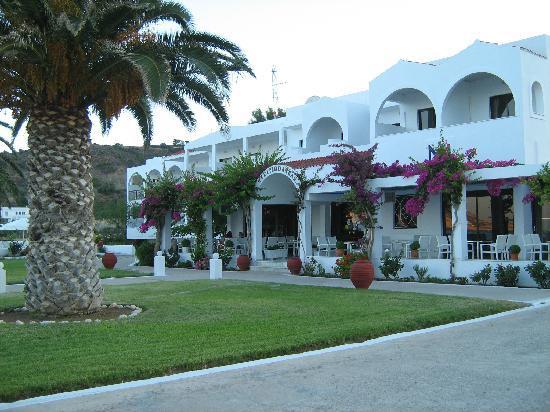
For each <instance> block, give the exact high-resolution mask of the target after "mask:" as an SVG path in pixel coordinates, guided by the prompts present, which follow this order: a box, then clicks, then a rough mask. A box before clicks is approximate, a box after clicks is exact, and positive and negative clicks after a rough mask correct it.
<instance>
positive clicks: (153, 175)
mask: <svg viewBox="0 0 550 412" xmlns="http://www.w3.org/2000/svg"><path fill="white" fill-rule="evenodd" d="M147 177H148V178H149V180H150V181H151V183H155V182H158V181H159V180H160V178H161V175H160V172H159V171H158V170H156V169H153V170H151V171H150V172H149V173H147Z"/></svg>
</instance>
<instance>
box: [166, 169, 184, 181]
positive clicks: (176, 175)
mask: <svg viewBox="0 0 550 412" xmlns="http://www.w3.org/2000/svg"><path fill="white" fill-rule="evenodd" d="M168 171H169V172H170V174H171V175H172V177H173V178H174V179H176V180H178V179H181V178H182V176H183V172H182V171H181V169H180V168H179V167H178V166H172V167H171V168H170V169H168Z"/></svg>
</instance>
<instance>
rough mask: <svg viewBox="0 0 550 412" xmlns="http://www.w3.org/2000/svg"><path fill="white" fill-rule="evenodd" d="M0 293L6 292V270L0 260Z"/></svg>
mask: <svg viewBox="0 0 550 412" xmlns="http://www.w3.org/2000/svg"><path fill="white" fill-rule="evenodd" d="M0 293H6V271H5V270H4V264H3V263H2V262H0Z"/></svg>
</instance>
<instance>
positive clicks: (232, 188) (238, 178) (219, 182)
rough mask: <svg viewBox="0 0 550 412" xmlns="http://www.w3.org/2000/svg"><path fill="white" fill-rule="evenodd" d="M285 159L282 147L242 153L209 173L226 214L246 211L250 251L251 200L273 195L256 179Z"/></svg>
mask: <svg viewBox="0 0 550 412" xmlns="http://www.w3.org/2000/svg"><path fill="white" fill-rule="evenodd" d="M282 161H284V156H283V154H282V152H281V149H277V150H276V151H275V152H273V153H268V154H261V153H241V154H239V156H237V157H235V158H234V159H233V161H232V162H228V163H225V164H224V166H223V168H221V169H219V170H216V171H215V172H214V173H208V174H207V175H206V176H207V177H208V178H210V179H212V182H213V185H214V201H213V202H212V203H213V204H215V205H216V206H218V207H219V208H220V209H221V210H223V211H224V213H226V214H230V213H232V212H234V211H237V210H239V209H240V210H242V211H243V220H244V225H245V227H246V242H247V246H248V251H249V253H250V248H251V244H250V232H251V227H250V215H251V211H250V202H251V201H252V200H268V199H270V198H271V197H270V196H262V195H261V193H260V189H259V188H258V187H257V186H256V182H257V180H258V178H259V177H260V175H261V174H262V172H263V171H264V170H265V169H267V168H268V167H270V166H273V165H275V164H278V163H281V162H282Z"/></svg>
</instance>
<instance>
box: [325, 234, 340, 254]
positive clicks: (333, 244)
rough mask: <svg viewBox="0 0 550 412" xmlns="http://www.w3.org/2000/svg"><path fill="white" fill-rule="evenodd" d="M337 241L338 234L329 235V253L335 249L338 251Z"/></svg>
mask: <svg viewBox="0 0 550 412" xmlns="http://www.w3.org/2000/svg"><path fill="white" fill-rule="evenodd" d="M336 242H338V240H337V239H336V236H329V237H327V244H328V248H329V251H328V252H329V255H330V253H331V252H332V251H333V250H334V251H336Z"/></svg>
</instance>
